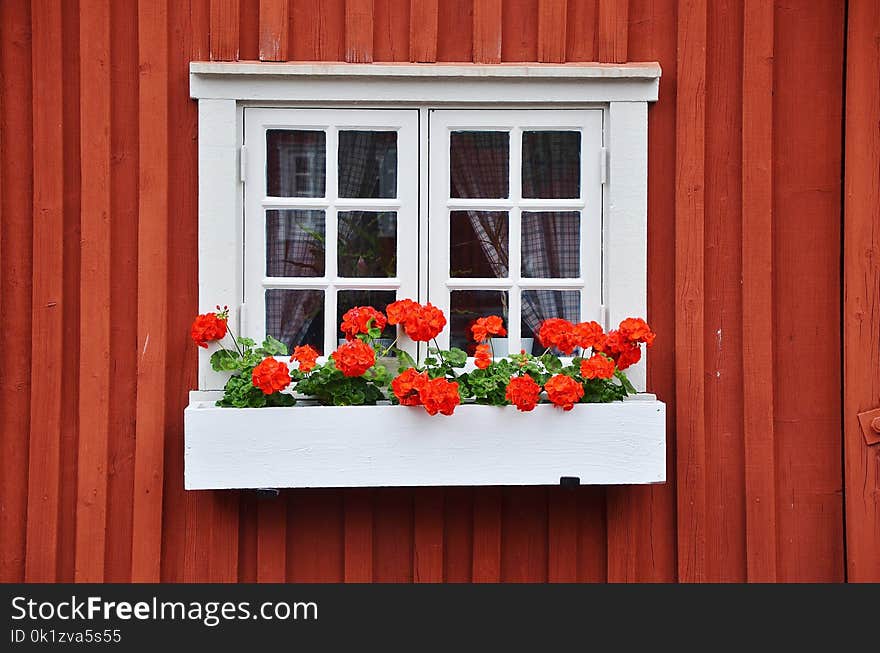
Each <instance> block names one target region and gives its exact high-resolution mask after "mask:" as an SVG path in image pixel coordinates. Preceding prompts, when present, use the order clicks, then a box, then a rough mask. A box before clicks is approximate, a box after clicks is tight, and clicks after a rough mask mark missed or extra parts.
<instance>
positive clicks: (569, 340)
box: [538, 317, 578, 355]
mask: <svg viewBox="0 0 880 653" xmlns="http://www.w3.org/2000/svg"><path fill="white" fill-rule="evenodd" d="M538 342H540V343H541V346H542V347H553V348H554V349H558V350H559V351H561V352H562V353H563V354H566V355H568V354H571V352H573V351H574V348H575V347H577V346H578V335H577V333H576V331H575V326H574V325H573V324H572V323H571V322H569V321H568V320H563V319H562V318H559V317H551V318H548V319H546V320H544V321H543V322H542V323H541V326H540V327H539V328H538Z"/></svg>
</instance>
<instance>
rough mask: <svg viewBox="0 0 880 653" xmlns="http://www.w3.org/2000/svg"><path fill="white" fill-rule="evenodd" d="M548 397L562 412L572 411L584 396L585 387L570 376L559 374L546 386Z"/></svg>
mask: <svg viewBox="0 0 880 653" xmlns="http://www.w3.org/2000/svg"><path fill="white" fill-rule="evenodd" d="M544 389H545V390H546V391H547V397H548V399H550V401H552V402H553V403H554V404H556V405H557V406H559V407H560V408H562V410H571V409H572V408H574V405H575V404H576V403H577V402H578V401H580V399H581V397H583V396H584V388H583V386H582V385H581V384H580V383H578V382H577V381H575V380H574V379H573V378H571V377H570V376H565V375H564V374H557V375H556V376H553V377H550V379H549V380H548V381H547V383H545V384H544Z"/></svg>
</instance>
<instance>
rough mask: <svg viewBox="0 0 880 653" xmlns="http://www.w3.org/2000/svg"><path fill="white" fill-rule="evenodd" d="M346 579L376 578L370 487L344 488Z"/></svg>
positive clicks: (363, 580)
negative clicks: (368, 488) (374, 575)
mask: <svg viewBox="0 0 880 653" xmlns="http://www.w3.org/2000/svg"><path fill="white" fill-rule="evenodd" d="M343 510H344V515H345V516H344V524H345V526H344V527H345V551H344V556H345V582H346V583H369V582H372V580H373V498H372V492H371V491H370V490H367V489H363V490H361V489H358V490H345V497H344V508H343Z"/></svg>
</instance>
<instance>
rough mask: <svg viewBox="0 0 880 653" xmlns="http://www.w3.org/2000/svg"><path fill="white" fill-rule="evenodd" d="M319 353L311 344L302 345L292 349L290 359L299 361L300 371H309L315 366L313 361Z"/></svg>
mask: <svg viewBox="0 0 880 653" xmlns="http://www.w3.org/2000/svg"><path fill="white" fill-rule="evenodd" d="M320 355H321V354H319V353H318V352H317V351H316V350H315V349H314V348H313V347H312V346H311V345H302V346H300V347H296V348H295V349H294V350H293V356H291V357H290V361H291V362H293V361H296V362H297V363H299V371H300V372H311V371H312V370H313V369H314V368H315V361H316V360H317V359H318V356H320Z"/></svg>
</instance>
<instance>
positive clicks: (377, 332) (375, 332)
mask: <svg viewBox="0 0 880 653" xmlns="http://www.w3.org/2000/svg"><path fill="white" fill-rule="evenodd" d="M372 321H373V320H372V318H371V319H370V322H372ZM367 334H368V335H369V336H370V338H372V339H373V340H378V339H379V337H380V336H381V335H382V329H379V328H377V327H374V326H371V327H370V328H369V329H368V330H367Z"/></svg>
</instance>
